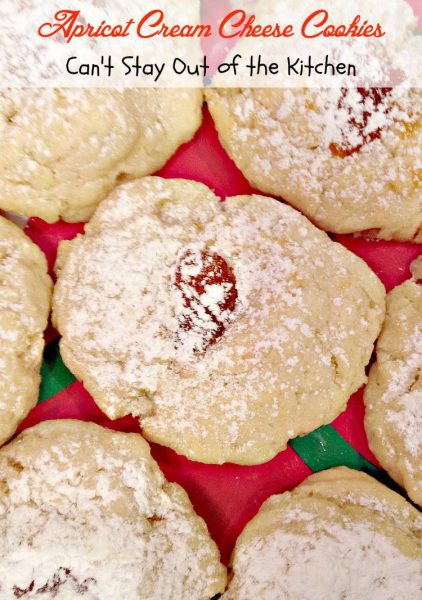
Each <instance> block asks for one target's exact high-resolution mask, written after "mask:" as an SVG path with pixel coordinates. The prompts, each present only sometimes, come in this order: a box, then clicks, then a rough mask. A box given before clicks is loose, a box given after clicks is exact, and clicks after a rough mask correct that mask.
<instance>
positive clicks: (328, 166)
mask: <svg viewBox="0 0 422 600" xmlns="http://www.w3.org/2000/svg"><path fill="white" fill-rule="evenodd" d="M207 100H208V106H209V109H210V111H211V114H212V116H213V119H214V121H215V124H216V127H217V130H218V133H219V136H220V140H221V142H222V144H223V146H224V147H225V149H226V150H227V152H228V153H229V155H230V156H231V157H232V158H233V159H234V160H235V162H236V164H237V166H238V167H239V168H240V169H241V170H242V172H243V173H244V174H245V175H246V177H247V178H248V179H249V181H250V182H251V183H252V184H253V185H254V186H255V187H256V188H258V189H260V190H262V191H264V192H267V193H270V194H274V195H277V196H281V197H283V198H284V199H285V200H286V201H288V202H289V203H291V204H292V205H293V206H295V207H296V208H298V209H299V210H301V211H302V212H303V213H305V214H306V215H307V216H308V217H309V218H310V219H311V221H313V222H314V223H316V224H317V225H319V226H320V227H321V228H322V229H324V230H326V231H332V232H335V233H355V232H365V234H366V235H368V236H370V237H378V238H382V239H387V240H390V239H395V240H410V241H415V242H421V241H422V201H421V198H422V170H421V163H422V94H421V90H420V89H413V90H412V89H411V90H406V89H401V88H395V89H393V90H390V91H383V90H381V91H374V90H372V91H370V92H369V93H367V94H365V95H363V94H362V93H361V92H360V91H359V90H357V89H349V90H347V91H346V90H339V89H335V88H333V89H327V90H322V89H308V90H303V89H249V90H247V89H214V90H209V91H208V92H207Z"/></svg>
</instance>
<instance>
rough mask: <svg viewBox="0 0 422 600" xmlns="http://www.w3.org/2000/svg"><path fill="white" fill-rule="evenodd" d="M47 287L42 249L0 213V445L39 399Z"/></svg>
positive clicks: (45, 323)
mask: <svg viewBox="0 0 422 600" xmlns="http://www.w3.org/2000/svg"><path fill="white" fill-rule="evenodd" d="M51 288H52V284H51V280H50V278H49V276H48V275H47V261H46V260H45V256H44V255H43V253H42V252H41V250H40V249H39V248H38V247H37V246H36V245H35V244H33V243H32V242H31V240H30V239H29V238H28V237H26V235H25V234H24V233H23V232H22V231H21V230H20V229H19V228H18V227H17V226H16V225H14V224H13V223H11V222H10V221H8V220H6V219H4V218H3V217H0V445H1V444H3V443H4V442H5V441H6V440H8V439H9V438H10V437H11V436H12V435H13V434H14V433H15V431H16V428H17V426H18V425H19V423H20V422H21V421H23V419H24V418H25V417H26V415H27V414H28V412H29V411H30V409H31V408H32V407H33V406H35V404H36V402H37V398H38V388H39V383H40V373H39V371H40V366H41V358H42V352H43V349H44V339H43V334H44V329H45V328H46V326H47V318H48V314H49V311H50V297H51Z"/></svg>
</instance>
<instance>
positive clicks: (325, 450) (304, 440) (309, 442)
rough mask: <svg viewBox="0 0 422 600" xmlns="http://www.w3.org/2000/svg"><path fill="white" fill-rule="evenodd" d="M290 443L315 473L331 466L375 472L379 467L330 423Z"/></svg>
mask: <svg viewBox="0 0 422 600" xmlns="http://www.w3.org/2000/svg"><path fill="white" fill-rule="evenodd" d="M290 445H291V446H292V448H293V450H294V451H295V452H296V453H297V454H299V456H300V458H301V459H302V460H303V462H304V463H306V464H307V465H308V467H309V468H310V469H311V470H312V471H314V472H315V473H316V472H318V471H324V470H325V469H330V468H331V467H338V466H342V465H343V466H346V467H350V468H351V469H357V470H360V471H362V470H364V471H367V472H369V473H372V474H375V473H378V472H379V469H378V468H377V467H376V466H375V465H373V464H372V463H370V462H369V461H368V460H366V459H365V458H364V457H363V456H362V455H361V454H359V452H358V451H357V450H355V449H354V448H353V447H352V446H351V445H350V444H349V443H348V442H346V440H345V439H344V438H343V437H342V436H341V435H340V434H339V433H337V431H336V430H335V429H334V427H332V426H331V425H324V426H323V427H320V428H319V429H316V430H315V431H313V432H312V433H309V434H308V435H306V436H305V437H298V438H296V439H294V440H291V442H290Z"/></svg>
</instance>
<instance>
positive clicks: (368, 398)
mask: <svg viewBox="0 0 422 600" xmlns="http://www.w3.org/2000/svg"><path fill="white" fill-rule="evenodd" d="M412 270H413V279H411V280H409V281H406V282H405V283H403V284H402V285H400V286H398V287H396V288H395V289H394V290H393V291H392V292H390V294H389V295H388V297H387V316H386V319H385V322H384V325H383V329H382V332H381V336H380V338H379V340H378V343H377V361H376V363H375V364H374V365H373V366H372V368H371V371H370V374H369V382H368V385H367V387H366V390H365V406H366V415H365V429H366V432H367V434H368V439H369V444H370V446H371V449H372V451H373V452H374V453H375V455H376V457H377V458H378V460H379V461H380V462H381V464H382V465H383V467H384V468H385V469H387V471H388V472H389V473H390V475H391V477H393V479H395V480H396V481H397V482H398V483H399V484H400V485H401V486H403V487H404V488H405V489H406V491H407V493H408V494H409V496H410V498H411V499H412V500H413V501H414V502H417V503H418V504H420V505H422V376H421V374H422V285H421V283H422V258H419V259H418V260H417V261H416V262H415V263H413V265H412Z"/></svg>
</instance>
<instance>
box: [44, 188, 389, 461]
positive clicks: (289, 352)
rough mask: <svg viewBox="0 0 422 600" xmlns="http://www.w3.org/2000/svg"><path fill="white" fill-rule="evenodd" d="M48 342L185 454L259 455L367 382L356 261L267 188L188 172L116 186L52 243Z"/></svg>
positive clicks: (368, 314)
mask: <svg viewBox="0 0 422 600" xmlns="http://www.w3.org/2000/svg"><path fill="white" fill-rule="evenodd" d="M59 266H60V267H61V269H59V271H60V273H59V279H58V284H57V288H56V292H55V299H54V302H53V303H54V321H55V324H56V326H57V327H58V329H59V331H60V332H61V334H62V336H63V338H62V342H61V352H62V355H63V359H64V361H65V362H66V364H67V365H68V366H69V368H70V369H71V370H72V372H73V373H74V374H75V375H76V376H77V377H78V378H79V379H81V380H83V382H84V384H85V386H86V388H87V389H88V390H89V391H90V392H91V394H92V395H93V397H94V398H95V400H96V402H97V403H98V405H99V406H100V407H101V408H102V410H103V411H104V412H105V413H106V414H107V415H108V416H109V417H110V418H112V419H115V418H118V417H121V416H123V415H127V414H129V413H131V414H133V415H137V416H139V417H140V420H141V424H142V427H143V429H144V433H145V436H146V437H147V438H148V439H150V440H153V441H155V442H158V443H161V444H164V445H167V446H170V447H171V448H173V449H175V450H176V451H177V452H179V453H181V454H184V455H186V456H188V457H190V458H191V459H194V460H198V461H203V462H211V463H222V462H225V461H232V462H237V463H246V464H250V463H260V462H264V461H267V460H269V459H270V458H272V457H273V456H274V455H275V454H277V453H278V452H279V451H280V450H282V449H283V448H284V447H285V446H286V443H287V441H288V439H289V438H293V437H295V436H297V435H302V434H305V433H307V432H309V431H311V430H313V429H315V428H316V427H318V426H320V425H322V424H323V423H328V422H330V421H331V420H332V419H333V418H335V417H336V416H337V415H338V414H339V413H340V412H341V411H342V410H344V408H345V406H346V402H347V400H348V398H349V396H350V394H351V393H352V392H354V391H355V390H356V389H358V388H359V387H360V386H361V385H362V383H363V382H364V381H365V380H366V377H365V372H364V368H365V365H366V364H367V363H368V361H369V358H370V356H371V353H372V349H373V342H374V340H375V338H376V337H377V335H378V333H379V330H380V326H381V322H382V319H383V315H384V289H383V287H382V285H381V283H380V281H379V280H378V279H377V278H376V276H375V275H374V274H373V273H372V272H371V271H370V269H369V268H368V267H367V266H366V265H365V264H364V263H363V262H362V261H361V260H360V259H358V258H357V257H355V256H354V255H352V254H351V253H349V252H348V251H347V250H346V249H345V248H343V247H342V246H340V245H338V244H336V243H334V242H332V241H331V240H330V239H329V238H328V237H327V235H326V234H325V233H323V232H321V231H319V230H318V229H316V228H315V227H314V226H313V225H312V224H311V223H310V222H309V221H308V220H307V219H306V218H305V217H303V216H302V215H300V214H299V213H298V212H296V211H294V210H293V209H292V208H290V207H288V206H285V205H283V204H281V203H279V202H277V201H276V200H273V199H270V198H265V197H260V196H239V197H235V198H229V199H227V200H226V201H225V202H224V203H221V202H220V201H219V199H218V198H217V197H216V196H215V195H214V194H213V193H212V192H211V191H210V190H209V189H208V188H207V187H205V186H203V185H201V184H199V183H194V182H190V181H183V180H164V179H159V178H146V179H143V180H139V181H136V182H132V183H129V184H125V185H123V186H121V187H120V188H118V189H116V190H115V191H114V192H113V193H112V194H111V195H110V196H109V198H108V199H107V200H106V201H105V202H104V203H103V204H101V206H100V207H99V208H98V210H97V212H96V213H95V215H94V217H93V219H92V220H91V222H90V223H89V224H88V226H87V228H86V234H85V235H84V236H79V237H78V238H76V239H75V240H74V241H72V242H70V243H68V242H65V243H64V244H63V245H62V246H61V253H60V259H59Z"/></svg>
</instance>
